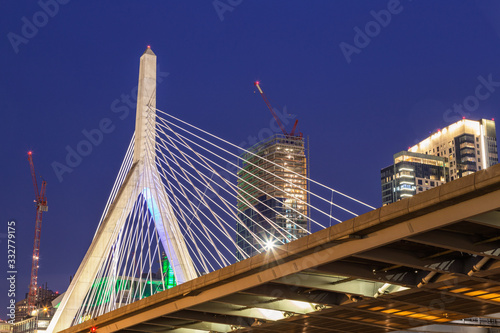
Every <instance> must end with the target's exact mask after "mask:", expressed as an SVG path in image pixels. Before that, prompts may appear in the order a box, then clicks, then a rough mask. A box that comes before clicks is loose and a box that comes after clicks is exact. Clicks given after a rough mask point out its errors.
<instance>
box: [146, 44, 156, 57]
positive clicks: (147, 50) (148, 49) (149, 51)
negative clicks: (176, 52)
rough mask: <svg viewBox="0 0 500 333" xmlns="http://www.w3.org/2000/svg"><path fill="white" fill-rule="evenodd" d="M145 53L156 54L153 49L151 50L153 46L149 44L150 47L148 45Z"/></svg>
mask: <svg viewBox="0 0 500 333" xmlns="http://www.w3.org/2000/svg"><path fill="white" fill-rule="evenodd" d="M144 54H151V55H154V56H155V55H156V54H155V53H154V52H153V50H151V46H150V45H148V47H147V49H146V51H144V53H143V55H144Z"/></svg>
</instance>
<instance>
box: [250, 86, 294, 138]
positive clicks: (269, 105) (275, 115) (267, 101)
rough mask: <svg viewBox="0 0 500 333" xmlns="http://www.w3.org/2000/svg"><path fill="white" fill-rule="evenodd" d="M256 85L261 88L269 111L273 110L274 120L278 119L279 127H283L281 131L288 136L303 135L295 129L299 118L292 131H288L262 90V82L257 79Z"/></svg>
mask: <svg viewBox="0 0 500 333" xmlns="http://www.w3.org/2000/svg"><path fill="white" fill-rule="evenodd" d="M254 85H255V86H256V87H257V89H258V90H259V93H260V95H261V96H262V98H263V99H264V103H266V105H267V108H268V109H269V111H271V114H272V115H273V117H274V120H276V123H277V124H278V126H279V128H280V129H281V131H282V132H283V134H284V135H285V136H286V137H294V136H295V137H300V138H301V137H302V133H300V132H299V133H297V134H296V133H295V130H296V129H297V124H298V123H299V120H298V119H295V123H294V124H293V128H292V131H291V132H290V133H288V132H287V131H286V129H285V126H284V125H283V123H282V122H281V120H280V118H279V117H278V115H277V114H276V112H274V109H273V107H272V106H271V103H270V102H269V100H268V99H267V96H266V94H264V92H263V91H262V88H261V87H260V82H259V81H255V83H254Z"/></svg>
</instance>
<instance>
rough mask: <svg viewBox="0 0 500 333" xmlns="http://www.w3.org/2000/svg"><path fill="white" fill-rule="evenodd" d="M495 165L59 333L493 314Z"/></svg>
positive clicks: (497, 271)
mask: <svg viewBox="0 0 500 333" xmlns="http://www.w3.org/2000/svg"><path fill="white" fill-rule="evenodd" d="M499 256H500V165H496V166H493V167H490V168H488V169H486V170H483V171H480V172H476V173H474V174H472V175H470V176H467V177H464V178H461V179H458V180H456V181H453V182H450V183H447V184H444V185H442V186H440V187H437V188H434V189H432V190H429V191H426V192H424V193H421V194H419V195H416V196H414V197H412V198H409V199H405V200H402V201H399V202H396V203H394V204H391V205H388V206H385V207H382V208H379V209H377V210H374V211H371V212H369V213H366V214H364V215H361V216H359V217H356V218H353V219H350V220H348V221H345V222H343V223H341V224H338V225H335V226H332V227H330V228H327V229H325V230H322V231H319V232H316V233H314V234H312V235H310V236H307V237H304V238H301V239H299V240H297V241H294V242H291V243H289V244H286V245H283V246H280V247H278V248H276V249H274V250H272V251H268V252H267V253H263V254H260V255H257V256H255V257H252V258H250V259H247V260H244V261H241V262H238V263H236V264H234V265H231V266H228V267H226V268H223V269H220V270H218V271H215V272H212V273H209V274H207V275H204V276H201V277H199V278H197V279H194V280H192V281H189V282H187V283H184V284H182V285H180V286H177V287H174V288H172V289H169V290H167V291H165V292H161V293H158V294H156V295H153V296H151V297H148V298H145V299H143V300H141V301H138V302H135V303H133V304H130V305H128V306H124V307H122V308H120V309H118V310H115V311H113V312H110V313H107V314H105V315H103V316H100V317H98V318H95V319H92V320H90V321H87V322H85V323H82V324H80V325H77V326H74V327H71V328H69V329H67V330H65V331H64V332H66V333H70V332H89V330H90V328H91V327H92V326H95V327H97V330H98V332H130V333H132V332H197V331H214V332H228V331H231V330H235V329H238V330H237V331H238V332H245V331H252V332H276V331H282V332H308V333H309V332H364V333H371V332H373V333H377V332H389V331H397V330H403V329H408V328H412V327H418V326H424V325H432V324H446V323H448V324H449V323H450V322H452V321H455V320H459V319H463V318H469V317H476V316H481V317H488V316H489V315H491V314H494V313H499V312H500V261H499Z"/></svg>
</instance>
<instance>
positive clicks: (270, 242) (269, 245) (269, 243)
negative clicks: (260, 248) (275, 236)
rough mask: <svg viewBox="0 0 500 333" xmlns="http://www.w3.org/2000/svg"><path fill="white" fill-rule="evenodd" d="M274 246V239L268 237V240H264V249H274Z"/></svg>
mask: <svg viewBox="0 0 500 333" xmlns="http://www.w3.org/2000/svg"><path fill="white" fill-rule="evenodd" d="M275 246H276V245H275V244H274V241H273V240H271V239H270V240H268V241H267V242H266V245H265V246H264V249H265V250H266V251H269V250H272V249H274V247H275Z"/></svg>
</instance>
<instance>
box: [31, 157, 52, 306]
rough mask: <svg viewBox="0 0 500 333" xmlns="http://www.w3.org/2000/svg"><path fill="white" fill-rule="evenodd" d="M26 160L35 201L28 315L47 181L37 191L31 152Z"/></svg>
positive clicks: (35, 291) (33, 295)
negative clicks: (28, 165)
mask: <svg viewBox="0 0 500 333" xmlns="http://www.w3.org/2000/svg"><path fill="white" fill-rule="evenodd" d="M28 161H29V164H30V169H31V178H32V179H33V187H34V189H35V203H36V219H35V240H34V243H33V258H32V261H31V279H30V289H29V293H28V307H27V314H28V315H30V314H31V312H32V311H33V310H34V309H35V306H36V304H35V303H36V300H37V294H38V282H37V281H38V261H39V256H40V235H41V232H42V215H43V212H46V211H47V210H48V207H47V198H46V196H45V190H46V188H47V182H46V181H45V180H43V181H42V186H41V188H40V191H38V182H37V179H36V173H35V165H34V164H33V156H32V152H31V151H29V152H28Z"/></svg>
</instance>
